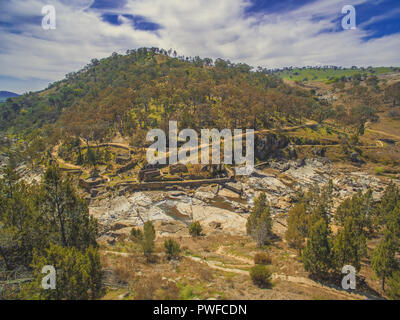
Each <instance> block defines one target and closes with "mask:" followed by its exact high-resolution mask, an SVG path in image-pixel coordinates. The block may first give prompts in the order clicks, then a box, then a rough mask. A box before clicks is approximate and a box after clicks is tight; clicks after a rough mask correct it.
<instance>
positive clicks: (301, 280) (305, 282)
mask: <svg viewBox="0 0 400 320" xmlns="http://www.w3.org/2000/svg"><path fill="white" fill-rule="evenodd" d="M216 253H217V254H218V255H221V256H223V257H229V258H232V259H236V260H237V261H240V262H242V263H243V264H242V265H240V267H242V268H243V267H249V266H253V265H254V262H253V260H251V259H249V258H245V257H239V256H237V255H234V254H231V253H229V252H226V247H225V246H220V247H219V248H218V249H217V251H216ZM188 258H189V259H191V260H193V261H197V262H202V263H205V264H207V265H208V266H209V267H210V268H212V269H215V270H220V271H225V272H230V273H236V274H241V275H247V276H249V275H250V273H249V271H246V270H241V269H239V268H235V267H232V266H231V265H230V266H229V268H226V267H223V266H221V265H219V263H218V262H215V261H209V260H206V259H201V258H198V257H192V256H188ZM272 279H274V280H283V281H288V282H292V283H296V284H299V285H302V286H305V287H313V288H319V289H322V290H325V291H329V292H330V293H333V294H335V295H337V296H340V297H342V298H344V299H360V300H365V299H367V297H366V296H364V295H360V294H355V293H348V292H345V291H342V290H338V289H336V288H334V287H330V286H327V285H323V284H321V283H318V282H316V281H314V280H312V279H309V278H305V277H297V276H289V275H285V274H277V273H274V274H273V275H272Z"/></svg>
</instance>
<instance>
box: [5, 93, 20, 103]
mask: <svg viewBox="0 0 400 320" xmlns="http://www.w3.org/2000/svg"><path fill="white" fill-rule="evenodd" d="M18 96H19V94H16V93H14V92H10V91H0V102H3V101H5V100H7V99H8V98H14V97H18Z"/></svg>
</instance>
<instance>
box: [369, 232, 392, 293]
mask: <svg viewBox="0 0 400 320" xmlns="http://www.w3.org/2000/svg"><path fill="white" fill-rule="evenodd" d="M395 254H396V244H395V241H394V238H393V235H392V234H390V232H386V234H385V236H384V238H383V239H382V240H381V242H379V244H378V246H377V247H376V248H375V250H374V252H373V253H372V257H371V266H372V269H373V270H374V271H375V273H376V275H377V276H378V277H380V278H381V279H382V290H383V291H385V280H386V278H388V277H390V276H391V275H392V273H393V271H395V270H396V268H397V267H398V263H397V260H396V258H395Z"/></svg>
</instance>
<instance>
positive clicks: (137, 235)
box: [131, 228, 143, 240]
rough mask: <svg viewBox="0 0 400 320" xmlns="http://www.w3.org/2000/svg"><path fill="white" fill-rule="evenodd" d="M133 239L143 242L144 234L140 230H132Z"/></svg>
mask: <svg viewBox="0 0 400 320" xmlns="http://www.w3.org/2000/svg"><path fill="white" fill-rule="evenodd" d="M131 237H132V238H134V239H135V240H142V239H143V232H142V230H140V229H136V228H132V230H131Z"/></svg>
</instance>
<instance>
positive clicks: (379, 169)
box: [374, 167, 385, 176]
mask: <svg viewBox="0 0 400 320" xmlns="http://www.w3.org/2000/svg"><path fill="white" fill-rule="evenodd" d="M374 171H375V175H377V176H380V175H382V174H384V173H385V169H384V168H382V167H376V168H375V169H374Z"/></svg>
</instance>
